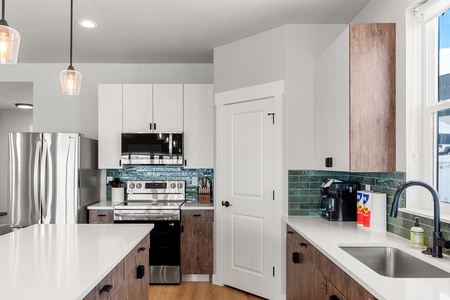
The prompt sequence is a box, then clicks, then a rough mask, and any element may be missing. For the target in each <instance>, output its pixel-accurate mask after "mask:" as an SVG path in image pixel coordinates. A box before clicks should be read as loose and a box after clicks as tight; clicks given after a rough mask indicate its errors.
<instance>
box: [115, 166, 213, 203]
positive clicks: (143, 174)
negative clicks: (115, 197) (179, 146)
mask: <svg viewBox="0 0 450 300" xmlns="http://www.w3.org/2000/svg"><path fill="white" fill-rule="evenodd" d="M106 176H108V177H113V178H119V179H121V180H122V181H124V182H126V181H130V180H185V181H186V200H192V201H197V196H198V195H197V186H196V185H193V184H192V177H197V178H198V181H199V182H200V178H206V179H209V180H210V182H211V188H212V187H213V186H214V185H213V182H214V170H213V169H183V168H182V167H152V166H133V167H129V168H124V169H108V170H107V171H106ZM213 197H214V191H211V202H213ZM106 199H108V200H110V199H111V188H110V187H109V186H108V187H107V190H106Z"/></svg>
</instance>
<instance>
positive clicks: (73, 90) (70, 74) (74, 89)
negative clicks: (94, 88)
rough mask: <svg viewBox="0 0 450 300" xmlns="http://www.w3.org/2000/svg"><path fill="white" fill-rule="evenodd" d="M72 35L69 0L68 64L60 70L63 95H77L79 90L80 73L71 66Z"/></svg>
mask: <svg viewBox="0 0 450 300" xmlns="http://www.w3.org/2000/svg"><path fill="white" fill-rule="evenodd" d="M72 35H73V0H70V65H69V67H68V68H67V70H63V71H61V74H60V80H61V90H62V93H63V94H64V95H69V96H71V95H79V94H80V90H81V73H80V72H78V71H75V69H74V68H73V66H72Z"/></svg>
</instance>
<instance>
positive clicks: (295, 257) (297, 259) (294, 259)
mask: <svg viewBox="0 0 450 300" xmlns="http://www.w3.org/2000/svg"><path fill="white" fill-rule="evenodd" d="M292 262H293V263H294V264H299V263H300V253H298V252H292Z"/></svg>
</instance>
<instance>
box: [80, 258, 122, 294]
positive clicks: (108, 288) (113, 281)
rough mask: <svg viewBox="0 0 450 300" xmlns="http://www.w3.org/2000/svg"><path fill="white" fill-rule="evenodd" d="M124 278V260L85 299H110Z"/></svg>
mask: <svg viewBox="0 0 450 300" xmlns="http://www.w3.org/2000/svg"><path fill="white" fill-rule="evenodd" d="M123 280H124V264H123V260H122V261H121V262H120V263H119V264H118V265H117V266H116V267H115V268H114V269H113V270H112V271H111V272H109V273H108V275H106V276H105V278H103V279H102V281H100V282H99V283H98V284H97V286H96V287H95V288H94V289H92V291H91V292H90V293H89V294H88V295H87V296H86V297H85V298H84V300H106V299H109V298H110V297H111V296H112V295H113V294H114V292H115V291H116V290H117V289H118V287H119V286H120V285H121V284H122V282H123Z"/></svg>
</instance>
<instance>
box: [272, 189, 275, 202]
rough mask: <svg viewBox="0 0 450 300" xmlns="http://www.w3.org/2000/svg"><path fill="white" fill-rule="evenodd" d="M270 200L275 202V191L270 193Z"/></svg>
mask: <svg viewBox="0 0 450 300" xmlns="http://www.w3.org/2000/svg"><path fill="white" fill-rule="evenodd" d="M272 200H273V201H275V190H273V191H272Z"/></svg>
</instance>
